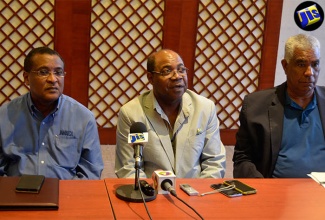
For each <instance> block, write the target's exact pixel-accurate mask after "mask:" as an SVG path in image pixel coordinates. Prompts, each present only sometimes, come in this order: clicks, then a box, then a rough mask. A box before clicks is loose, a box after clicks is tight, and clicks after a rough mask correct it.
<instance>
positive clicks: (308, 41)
mask: <svg viewBox="0 0 325 220" xmlns="http://www.w3.org/2000/svg"><path fill="white" fill-rule="evenodd" d="M296 48H299V49H303V50H307V49H313V50H315V51H318V52H320V43H319V41H318V39H317V38H316V37H313V36H311V35H307V34H298V35H294V36H291V37H289V38H288V40H287V41H286V43H285V48H284V59H285V60H286V61H287V62H288V63H289V61H290V59H291V58H292V57H293V55H294V50H295V49H296Z"/></svg>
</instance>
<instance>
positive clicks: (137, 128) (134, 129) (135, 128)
mask: <svg viewBox="0 0 325 220" xmlns="http://www.w3.org/2000/svg"><path fill="white" fill-rule="evenodd" d="M144 132H147V127H146V126H145V124H143V123H142V122H135V123H133V124H132V125H131V127H130V133H131V134H133V133H144Z"/></svg>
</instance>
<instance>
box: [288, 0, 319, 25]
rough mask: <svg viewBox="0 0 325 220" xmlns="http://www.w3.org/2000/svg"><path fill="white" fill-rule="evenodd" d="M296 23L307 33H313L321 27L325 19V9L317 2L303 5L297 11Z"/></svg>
mask: <svg viewBox="0 0 325 220" xmlns="http://www.w3.org/2000/svg"><path fill="white" fill-rule="evenodd" d="M294 19H295V22H296V24H297V26H298V27H300V28H301V29H303V30H305V31H313V30H316V29H317V28H318V27H320V26H321V24H322V23H323V19H324V12H323V9H322V8H321V7H320V6H319V5H318V4H317V3H315V2H312V1H306V2H303V3H301V4H300V5H299V6H298V7H297V8H296V10H295V15H294Z"/></svg>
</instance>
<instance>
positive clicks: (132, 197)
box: [116, 122, 157, 202]
mask: <svg viewBox="0 0 325 220" xmlns="http://www.w3.org/2000/svg"><path fill="white" fill-rule="evenodd" d="M147 142H148V132H147V128H146V126H145V125H144V124H143V123H142V122H135V123H133V124H132V125H131V127H130V134H129V136H128V143H129V144H130V145H131V146H132V147H133V148H134V154H133V157H134V159H135V163H134V168H135V183H134V185H133V184H131V185H123V186H120V187H118V188H117V189H116V197H117V198H119V199H122V200H125V201H128V202H142V201H143V200H145V201H146V202H149V201H152V200H154V199H155V198H156V196H157V194H156V193H154V194H153V195H152V193H149V194H148V193H147V194H144V195H143V197H144V198H142V195H141V194H142V193H141V190H142V191H143V192H148V191H152V190H151V189H145V188H144V189H140V188H139V173H140V169H141V167H142V165H143V159H142V154H143V145H144V144H145V143H147ZM141 186H142V187H145V186H146V187H151V186H150V185H148V184H141Z"/></svg>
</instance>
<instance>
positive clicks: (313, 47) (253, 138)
mask: <svg viewBox="0 0 325 220" xmlns="http://www.w3.org/2000/svg"><path fill="white" fill-rule="evenodd" d="M281 63H282V66H283V69H284V71H285V74H286V77H287V81H286V82H284V83H283V84H281V85H279V86H277V87H275V88H272V89H267V90H263V91H258V92H255V93H252V94H249V95H247V96H246V97H245V99H244V102H243V106H242V110H241V113H240V128H239V130H238V133H237V136H236V145H235V151H234V156H233V161H234V173H233V174H234V177H235V178H244V177H253V178H254V177H279V178H281V177H282V178H291V177H292V178H301V177H308V176H307V174H309V173H310V172H313V171H318V172H325V138H324V136H325V87H323V86H316V83H317V80H318V77H319V72H320V43H319V41H318V40H317V39H316V38H315V37H313V36H309V35H305V34H299V35H295V36H292V37H290V38H289V39H288V40H287V42H286V44H285V56H284V59H283V60H282V62H281Z"/></svg>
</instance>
